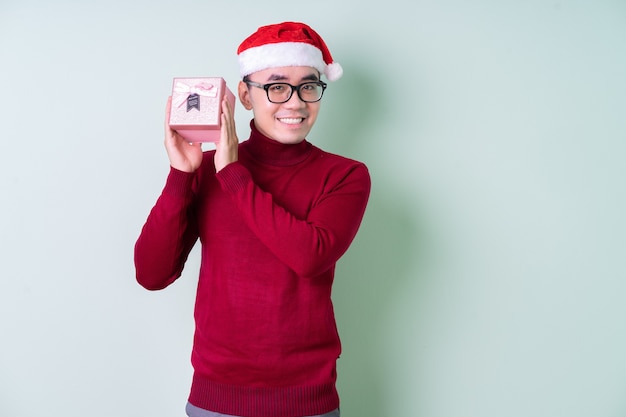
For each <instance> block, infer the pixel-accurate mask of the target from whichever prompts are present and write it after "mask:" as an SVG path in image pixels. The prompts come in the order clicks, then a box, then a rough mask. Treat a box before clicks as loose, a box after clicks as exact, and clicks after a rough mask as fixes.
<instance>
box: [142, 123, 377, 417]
mask: <svg viewBox="0 0 626 417" xmlns="http://www.w3.org/2000/svg"><path fill="white" fill-rule="evenodd" d="M250 125H251V128H252V132H251V135H250V138H249V139H248V140H247V141H244V142H242V143H241V144H240V145H239V160H238V161H237V162H234V163H232V164H230V165H228V166H227V167H225V168H224V169H222V170H221V171H220V172H219V173H217V174H216V173H215V168H214V165H213V154H214V151H209V152H205V155H204V160H203V163H202V165H201V167H200V168H199V169H198V170H197V171H196V172H195V173H185V172H181V171H178V170H175V169H173V168H172V169H171V171H170V173H169V176H168V178H167V181H166V184H165V187H164V189H163V191H162V193H161V195H160V197H159V199H158V200H157V202H156V204H155V206H154V208H153V209H152V211H151V212H150V215H149V216H148V219H147V221H146V223H145V225H144V227H143V229H142V231H141V235H140V236H139V239H138V240H137V243H136V245H135V266H136V272H137V280H138V282H139V283H140V284H141V285H142V286H144V287H145V288H148V289H151V290H158V289H162V288H165V287H167V286H168V285H169V284H171V283H172V282H173V281H175V280H176V279H177V278H178V277H179V276H180V275H181V272H182V269H183V266H184V264H185V261H186V259H187V256H188V254H189V252H190V250H191V248H192V247H193V246H194V244H195V242H196V241H197V240H198V239H200V242H201V244H202V261H201V267H200V275H199V282H198V290H197V296H196V305H195V313H194V316H195V323H196V330H195V334H194V345H193V353H192V365H193V367H194V377H193V381H192V387H191V393H190V396H189V401H190V402H191V403H192V404H193V405H195V406H197V407H201V408H204V409H207V410H211V411H215V412H219V413H223V414H231V415H237V416H248V417H294V416H306V415H315V414H323V413H326V412H329V411H331V410H333V409H335V408H337V407H338V406H339V397H338V395H337V391H336V388H335V382H336V360H337V358H338V357H339V353H340V351H341V345H340V341H339V336H338V334H337V328H336V324H335V316H334V313H333V306H332V302H331V287H332V283H333V279H334V270H335V263H336V262H337V260H338V259H339V258H340V257H341V256H342V255H343V254H344V253H345V251H346V250H347V249H348V246H349V245H350V243H351V242H352V240H353V238H354V237H355V235H356V233H357V230H358V228H359V225H360V223H361V219H362V217H363V214H364V211H365V207H366V204H367V200H368V197H369V192H370V177H369V173H368V170H367V168H366V167H365V165H364V164H362V163H360V162H357V161H354V160H350V159H347V158H344V157H341V156H337V155H333V154H330V153H327V152H324V151H322V150H321V149H319V148H317V147H315V146H313V145H312V144H311V143H309V142H307V141H303V142H301V143H299V144H296V145H283V144H280V143H278V142H276V141H273V140H271V139H268V138H266V137H264V136H263V135H262V134H261V133H260V132H258V130H256V128H255V127H254V122H251V124H250Z"/></svg>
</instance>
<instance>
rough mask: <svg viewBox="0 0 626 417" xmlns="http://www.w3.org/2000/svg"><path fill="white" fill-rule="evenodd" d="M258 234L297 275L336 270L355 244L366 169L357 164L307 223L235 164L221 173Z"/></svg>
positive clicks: (365, 197) (365, 195)
mask: <svg viewBox="0 0 626 417" xmlns="http://www.w3.org/2000/svg"><path fill="white" fill-rule="evenodd" d="M217 178H218V180H219V182H220V184H221V186H222V188H223V189H224V190H225V191H226V192H227V193H229V194H230V195H231V197H232V198H233V201H234V202H235V204H236V206H237V208H238V210H239V211H240V213H241V214H242V216H243V217H244V219H245V221H246V223H247V225H248V226H249V227H250V229H251V230H252V231H253V232H254V234H255V235H256V236H257V237H258V238H259V239H260V240H261V242H263V244H264V245H265V246H266V247H267V248H269V250H270V251H271V252H272V253H273V254H274V255H275V256H276V257H277V258H278V259H280V260H281V261H282V262H283V263H285V264H286V265H287V266H288V267H289V268H291V269H292V270H293V271H294V272H295V273H296V274H298V275H299V276H302V277H315V276H317V275H319V274H321V273H323V272H325V271H327V270H328V269H330V268H332V267H333V266H334V264H335V263H336V262H337V261H338V260H339V258H340V257H341V256H342V255H343V254H344V253H345V252H346V251H347V249H348V247H349V246H350V244H351V243H352V241H353V239H354V237H355V236H356V233H357V231H358V229H359V226H360V224H361V220H362V219H363V215H364V213H365V208H366V206H367V201H368V199H369V194H370V188H371V179H370V176H369V172H368V170H367V167H366V166H365V165H364V164H362V163H355V164H354V165H353V166H351V168H350V169H348V170H347V171H346V172H345V173H344V174H343V176H342V178H341V180H340V181H338V182H337V183H336V184H334V185H333V187H332V189H331V190H330V191H328V192H327V193H326V194H325V195H324V196H322V198H320V199H319V201H317V203H316V204H315V206H314V207H312V208H311V210H310V211H309V213H308V215H307V217H306V218H304V219H300V218H297V217H296V216H294V215H293V214H292V213H290V212H288V211H287V210H286V209H284V208H283V207H281V206H280V205H278V204H276V203H275V202H274V200H273V197H272V195H271V194H270V193H268V192H265V191H263V190H262V189H261V188H260V187H259V186H258V185H256V184H255V183H254V181H253V178H252V175H251V173H250V172H249V171H248V170H247V169H246V168H245V167H244V166H243V165H242V164H240V163H238V162H235V163H232V164H230V165H228V166H226V167H225V168H224V169H222V170H221V171H220V172H219V173H218V174H217Z"/></svg>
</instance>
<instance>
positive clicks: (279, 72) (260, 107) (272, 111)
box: [238, 67, 320, 144]
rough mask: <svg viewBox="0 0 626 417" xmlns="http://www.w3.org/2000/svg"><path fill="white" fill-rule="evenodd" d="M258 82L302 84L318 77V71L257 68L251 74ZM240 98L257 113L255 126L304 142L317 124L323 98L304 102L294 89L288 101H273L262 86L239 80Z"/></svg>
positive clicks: (267, 133) (279, 137)
mask: <svg viewBox="0 0 626 417" xmlns="http://www.w3.org/2000/svg"><path fill="white" fill-rule="evenodd" d="M248 79H249V80H250V81H253V82H255V83H259V84H269V83H276V82H285V83H288V84H291V85H299V84H302V83H304V82H307V81H319V73H318V71H317V70H316V69H314V68H312V67H279V68H269V69H266V70H263V71H258V72H255V73H253V74H250V75H249V76H248ZM238 92H239V99H240V100H241V103H242V104H243V106H244V107H245V108H246V109H248V110H252V112H253V113H254V123H255V126H256V128H257V129H258V130H259V131H260V132H261V133H262V134H263V135H265V136H267V137H268V138H271V139H273V140H275V141H277V142H280V143H284V144H295V143H300V142H302V141H303V140H304V139H305V138H306V136H307V135H308V133H309V132H310V130H311V128H312V127H313V125H314V124H315V119H317V114H318V112H319V109H320V102H319V101H318V102H315V103H305V102H304V101H302V100H300V97H298V94H297V92H295V91H294V92H293V94H292V96H291V98H290V99H289V101H287V102H285V103H280V104H276V103H271V102H270V101H269V100H268V99H267V94H266V93H265V90H264V89H262V88H258V87H254V86H249V85H247V84H246V83H244V82H243V81H241V82H240V83H239V88H238Z"/></svg>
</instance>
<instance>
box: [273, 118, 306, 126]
mask: <svg viewBox="0 0 626 417" xmlns="http://www.w3.org/2000/svg"><path fill="white" fill-rule="evenodd" d="M278 120H280V121H281V122H283V123H287V124H289V125H296V124H298V123H301V122H302V118H301V117H299V118H289V119H278Z"/></svg>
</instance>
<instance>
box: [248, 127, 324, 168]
mask: <svg viewBox="0 0 626 417" xmlns="http://www.w3.org/2000/svg"><path fill="white" fill-rule="evenodd" d="M243 148H244V149H245V150H247V151H248V153H249V154H250V156H251V157H252V158H254V159H255V160H257V161H259V162H261V163H265V164H269V165H276V166H291V165H296V164H299V163H300V162H302V161H304V160H305V159H306V158H307V157H308V156H309V154H310V153H311V151H312V150H313V146H312V145H311V143H309V142H307V141H306V139H305V140H303V141H302V142H300V143H296V144H293V145H286V144H284V143H280V142H277V141H275V140H273V139H270V138H268V137H267V136H265V135H263V134H262V133H261V132H259V130H258V129H257V128H256V126H255V125H254V119H252V120H251V121H250V138H249V139H248V140H247V141H246V142H244V143H243Z"/></svg>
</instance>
